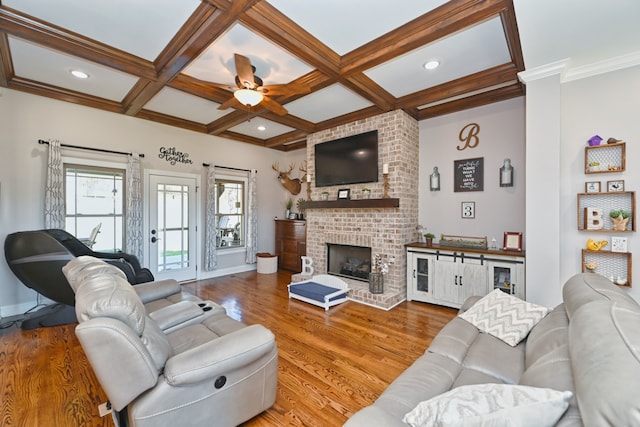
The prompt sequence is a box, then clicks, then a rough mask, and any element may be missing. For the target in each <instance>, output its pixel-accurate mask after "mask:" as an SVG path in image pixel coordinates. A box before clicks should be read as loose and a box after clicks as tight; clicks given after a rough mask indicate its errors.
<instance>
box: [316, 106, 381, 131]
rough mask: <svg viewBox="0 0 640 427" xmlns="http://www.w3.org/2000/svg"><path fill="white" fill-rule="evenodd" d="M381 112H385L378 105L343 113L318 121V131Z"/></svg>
mask: <svg viewBox="0 0 640 427" xmlns="http://www.w3.org/2000/svg"><path fill="white" fill-rule="evenodd" d="M380 113H384V111H382V110H380V109H379V108H378V107H376V106H372V107H367V108H363V109H362V110H358V111H354V112H352V113H348V114H343V115H342V116H339V117H334V118H332V119H329V120H325V121H323V122H320V123H316V132H319V131H321V130H326V129H331V128H334V127H336V126H340V125H344V124H347V123H352V122H355V121H358V120H364V119H368V118H369V117H372V116H377V115H378V114H380Z"/></svg>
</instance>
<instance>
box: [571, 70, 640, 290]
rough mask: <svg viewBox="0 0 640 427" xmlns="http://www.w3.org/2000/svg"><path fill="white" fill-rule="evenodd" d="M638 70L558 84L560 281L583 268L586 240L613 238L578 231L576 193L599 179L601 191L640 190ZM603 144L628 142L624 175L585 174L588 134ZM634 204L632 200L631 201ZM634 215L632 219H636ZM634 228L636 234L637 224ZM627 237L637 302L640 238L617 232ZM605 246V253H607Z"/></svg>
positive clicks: (639, 90)
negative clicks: (614, 187)
mask: <svg viewBox="0 0 640 427" xmlns="http://www.w3.org/2000/svg"><path fill="white" fill-rule="evenodd" d="M639 112H640V66H636V67H632V68H626V69H623V70H619V71H614V72H610V73H607V74H602V75H598V76H594V77H590V78H586V79H582V80H577V81H573V82H568V83H564V84H563V85H562V129H561V139H562V148H561V153H560V154H561V156H560V161H561V165H562V166H561V178H560V194H561V206H560V212H559V215H560V223H561V239H560V242H561V246H560V249H561V250H560V260H561V261H560V276H561V277H560V278H561V281H562V282H563V283H564V281H566V279H567V278H569V277H571V276H572V275H573V274H575V273H576V272H579V271H581V270H582V259H581V249H582V248H584V247H585V246H586V241H587V239H589V238H594V239H597V240H603V239H604V240H608V241H611V236H612V234H607V233H590V232H584V231H583V232H580V231H578V230H577V219H576V217H577V196H576V194H577V193H581V192H584V183H585V182H586V181H600V182H601V188H602V189H603V191H606V183H607V181H611V180H617V179H622V180H624V185H625V190H626V191H636V192H637V191H638V190H640V171H639V167H640V162H638V160H639V159H640V127H638V113H639ZM596 134H598V135H600V136H601V137H603V138H604V139H605V140H606V139H607V138H609V137H615V138H617V139H622V140H624V141H626V142H627V144H626V171H625V172H618V173H607V174H596V175H586V174H585V173H584V147H585V145H587V140H588V139H589V138H590V137H592V136H593V135H596ZM636 203H637V201H636ZM637 209H638V206H637V205H636V206H635V207H634V210H635V211H636V221H640V215H638V210H637ZM636 230H639V227H638V224H636ZM616 235H617V236H623V237H626V238H627V239H628V250H629V252H631V253H632V256H634V257H635V258H636V259H635V260H633V261H634V262H633V271H632V279H633V282H632V286H633V288H631V289H629V293H630V294H631V296H633V297H634V299H636V301H640V261H638V256H640V252H639V250H640V237H638V232H637V231H636V232H635V233H632V232H629V233H623V234H616ZM610 247H611V246H610V245H609V246H606V247H605V248H604V249H610Z"/></svg>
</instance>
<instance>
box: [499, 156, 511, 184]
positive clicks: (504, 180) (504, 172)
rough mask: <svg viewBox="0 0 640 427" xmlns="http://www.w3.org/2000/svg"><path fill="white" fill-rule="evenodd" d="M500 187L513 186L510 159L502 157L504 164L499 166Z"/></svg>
mask: <svg viewBox="0 0 640 427" xmlns="http://www.w3.org/2000/svg"><path fill="white" fill-rule="evenodd" d="M500 187H513V166H511V159H504V164H503V165H502V167H501V168H500Z"/></svg>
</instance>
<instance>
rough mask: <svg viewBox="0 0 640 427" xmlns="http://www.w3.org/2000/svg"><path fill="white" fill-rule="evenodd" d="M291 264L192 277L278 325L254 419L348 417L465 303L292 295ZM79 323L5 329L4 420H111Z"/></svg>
mask: <svg viewBox="0 0 640 427" xmlns="http://www.w3.org/2000/svg"><path fill="white" fill-rule="evenodd" d="M290 277H291V273H290V272H286V271H279V272H278V273H277V274H269V275H259V274H256V273H255V272H250V273H241V274H235V275H231V276H225V277H221V278H216V279H210V280H205V281H198V282H193V283H190V284H186V285H184V288H185V289H186V290H187V291H188V292H192V293H195V294H196V295H198V296H200V297H202V298H203V299H210V300H213V301H216V302H218V303H219V304H221V305H223V306H224V307H225V308H226V309H227V312H228V314H229V315H230V316H231V317H233V318H235V319H237V320H240V321H242V322H245V323H247V324H254V323H260V324H263V325H265V326H266V327H267V328H269V329H270V330H271V331H273V333H274V334H275V335H276V339H277V342H278V353H279V366H278V369H279V376H278V397H277V399H276V403H275V404H274V405H273V407H272V408H270V409H269V410H267V411H266V412H264V413H262V414H260V415H259V416H257V417H255V418H253V419H252V420H250V421H248V422H247V423H245V426H252V427H253V426H290V425H293V426H325V427H326V426H341V425H342V424H343V423H344V422H345V421H346V420H347V418H349V417H350V416H351V415H352V414H353V413H354V412H356V411H357V410H359V409H360V408H362V407H363V406H366V405H369V404H371V403H372V402H373V401H374V400H375V399H376V398H377V397H378V396H379V395H380V393H382V391H383V390H384V389H385V387H386V386H387V385H388V384H389V383H390V382H391V381H393V380H394V379H395V378H396V377H397V376H398V375H399V374H400V373H401V372H402V371H403V370H404V369H406V368H407V366H409V365H410V364H411V363H412V362H413V361H414V360H415V359H416V358H417V357H418V356H419V355H421V354H422V353H423V352H424V351H425V349H426V348H427V346H428V345H429V343H430V342H431V340H432V339H433V337H434V336H435V334H436V333H438V331H439V330H440V329H441V328H442V327H443V326H444V325H445V324H446V323H447V322H448V321H449V320H450V319H451V318H453V317H454V316H455V314H456V311H455V310H452V309H448V308H444V307H437V306H432V305H428V304H423V303H417V302H404V303H402V304H400V305H399V306H398V307H396V308H394V309H392V310H391V311H383V310H380V309H376V308H373V307H368V306H365V305H362V304H358V303H355V302H346V303H344V304H341V305H338V306H336V307H333V308H331V309H330V310H329V311H328V312H325V311H324V310H323V309H321V308H319V307H315V306H311V305H309V304H306V303H303V302H300V301H296V300H289V299H288V295H287V286H286V285H287V284H288V283H289V279H290ZM74 328H75V325H64V326H56V327H51V328H41V329H36V330H31V331H25V330H21V329H19V328H17V327H15V326H14V327H12V328H9V329H5V330H2V331H0V390H1V392H2V418H0V425H3V426H47V427H48V426H112V425H113V422H112V420H111V418H110V417H105V418H100V417H99V415H98V410H97V406H98V404H99V403H101V402H104V401H106V395H105V394H104V392H103V391H102V388H101V387H100V385H99V383H98V381H97V379H96V378H95V376H94V374H93V371H92V370H91V367H90V366H89V364H88V362H87V360H86V358H85V356H84V353H83V352H82V348H81V347H80V344H79V343H78V341H77V339H76V337H75V334H74Z"/></svg>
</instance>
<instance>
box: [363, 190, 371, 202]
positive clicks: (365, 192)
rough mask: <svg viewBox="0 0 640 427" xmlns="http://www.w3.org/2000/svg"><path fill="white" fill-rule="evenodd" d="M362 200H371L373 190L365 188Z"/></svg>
mask: <svg viewBox="0 0 640 427" xmlns="http://www.w3.org/2000/svg"><path fill="white" fill-rule="evenodd" d="M362 198H363V199H369V198H371V189H370V188H363V189H362Z"/></svg>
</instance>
